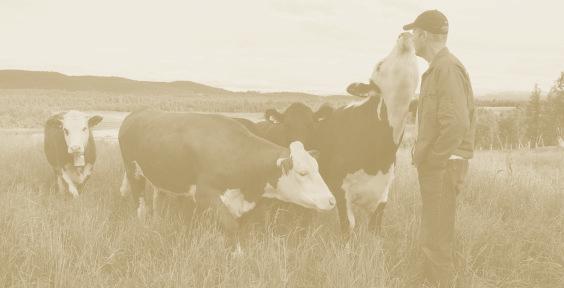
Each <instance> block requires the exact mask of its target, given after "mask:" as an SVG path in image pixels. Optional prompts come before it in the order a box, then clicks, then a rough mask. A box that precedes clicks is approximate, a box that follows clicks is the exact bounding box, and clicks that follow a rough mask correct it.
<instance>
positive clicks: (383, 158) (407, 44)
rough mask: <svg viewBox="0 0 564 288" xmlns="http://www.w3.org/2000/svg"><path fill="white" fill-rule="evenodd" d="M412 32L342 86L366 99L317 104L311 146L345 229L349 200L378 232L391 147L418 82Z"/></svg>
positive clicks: (390, 174)
mask: <svg viewBox="0 0 564 288" xmlns="http://www.w3.org/2000/svg"><path fill="white" fill-rule="evenodd" d="M412 37H413V36H412V35H411V34H409V33H402V34H400V36H399V37H398V39H397V42H396V45H395V47H394V48H393V50H392V51H391V53H390V54H389V55H388V56H387V57H386V58H384V59H383V60H382V61H380V62H379V63H378V64H377V65H376V67H375V69H374V71H373V73H372V76H371V77H370V82H369V84H361V83H353V84H351V85H350V86H349V87H348V88H347V91H348V92H349V93H350V94H353V95H356V96H362V97H366V99H363V100H362V101H359V102H356V103H352V104H349V105H347V106H344V107H340V108H338V109H331V108H330V107H329V106H323V107H322V108H321V109H323V112H320V113H319V114H320V117H324V120H322V121H321V122H320V124H319V128H318V129H316V132H315V139H316V143H315V145H314V148H315V149H317V150H318V151H319V153H320V155H319V159H318V161H319V167H320V172H321V175H322V177H323V179H324V180H325V181H326V183H327V184H328V186H329V188H330V189H331V191H332V192H333V193H334V195H335V198H336V200H337V208H338V212H339V219H340V223H341V229H342V231H343V232H345V234H346V235H348V233H349V232H350V231H352V230H353V228H354V226H355V223H356V220H355V215H354V209H353V208H354V207H355V206H358V207H361V208H364V209H366V210H367V211H368V212H369V213H370V214H371V216H370V220H369V228H370V229H371V230H372V231H374V232H375V233H379V232H380V229H381V228H380V227H381V222H382V214H383V211H384V207H385V206H386V203H387V200H388V192H389V189H390V184H391V183H392V180H393V178H394V168H395V167H394V166H395V160H396V152H397V150H398V147H399V145H400V142H401V139H402V137H403V132H404V127H405V122H406V119H407V115H408V113H409V106H410V100H411V99H412V98H413V97H414V93H415V89H416V88H417V85H418V71H417V61H416V58H415V52H414V47H413V39H412ZM318 112H319V111H318Z"/></svg>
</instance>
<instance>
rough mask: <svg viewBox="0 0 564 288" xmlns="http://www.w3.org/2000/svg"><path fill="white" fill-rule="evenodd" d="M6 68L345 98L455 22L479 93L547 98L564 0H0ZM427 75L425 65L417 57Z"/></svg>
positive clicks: (456, 44)
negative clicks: (424, 30)
mask: <svg viewBox="0 0 564 288" xmlns="http://www.w3.org/2000/svg"><path fill="white" fill-rule="evenodd" d="M0 3H1V4H0V39H1V40H0V41H1V42H0V43H1V44H0V69H25V70H39V71H57V72H61V73H65V74H69V75H101V76H120V77H127V78H131V79H136V80H149V81H175V80H190V81H195V82H200V83H204V84H208V85H213V86H218V87H222V88H226V89H231V90H255V91H303V92H310V93H318V94H344V93H345V87H346V86H347V85H348V84H349V83H351V82H359V81H367V80H368V77H369V76H370V74H371V72H372V69H373V67H374V65H375V64H376V63H377V62H378V61H379V60H380V59H382V58H383V57H385V56H386V55H387V54H388V53H389V51H390V50H391V48H392V47H393V45H394V43H395V39H396V38H397V35H398V34H399V33H401V32H402V29H401V27H402V26H403V25H404V24H407V23H410V22H412V21H413V20H414V19H415V17H416V16H417V15H418V14H419V13H421V12H423V11H424V10H427V9H438V10H440V11H442V12H443V13H444V14H445V15H446V16H447V18H448V19H449V25H450V31H449V39H448V43H447V45H448V47H449V49H450V50H451V52H452V53H453V54H455V55H456V56H457V57H458V58H459V59H460V60H461V61H462V63H463V64H464V65H465V66H466V68H467V70H468V72H469V74H470V77H471V81H472V85H473V87H474V90H475V92H476V94H484V93H492V92H498V91H531V90H532V88H533V86H534V84H535V83H538V84H539V86H540V88H541V89H542V90H544V91H546V90H548V89H549V88H550V86H551V85H552V83H553V82H554V80H555V79H556V78H557V77H558V76H559V75H560V71H564V37H563V35H564V34H563V30H562V20H561V19H562V17H563V15H562V14H563V12H562V11H564V2H563V1H545V0H537V1H517V0H498V1H490V0H473V1H433V0H428V1H415V0H339V1H336V0H302V1H299V0H238V1H233V0H222V1H219V0H207V1H201V0H200V1H192V0H183V1H182V0H178V1H172V0H160V1H146V0H120V1H115V0H96V1H81V0H49V1H44V0H0ZM419 66H420V73H423V72H424V70H425V69H426V67H427V64H426V62H425V61H424V60H422V59H420V62H419Z"/></svg>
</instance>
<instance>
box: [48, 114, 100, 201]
mask: <svg viewBox="0 0 564 288" xmlns="http://www.w3.org/2000/svg"><path fill="white" fill-rule="evenodd" d="M100 121H102V117H101V116H98V115H96V116H88V115H86V114H84V113H82V112H79V111H75V110H70V111H67V112H61V113H59V114H56V115H53V116H51V117H50V118H49V119H48V120H47V122H46V123H45V130H44V149H45V156H47V161H49V164H50V165H51V167H52V168H53V171H54V172H55V175H56V176H57V187H58V190H59V192H60V193H61V194H64V193H65V192H66V191H68V192H69V193H70V194H71V195H72V196H73V197H74V198H76V197H78V195H79V194H80V192H81V191H82V188H83V186H84V184H85V183H86V181H87V180H88V178H89V177H90V175H91V174H92V168H93V166H94V162H95V161H96V144H95V143H94V138H93V137H92V129H91V128H92V127H94V126H96V125H97V124H98V123H100Z"/></svg>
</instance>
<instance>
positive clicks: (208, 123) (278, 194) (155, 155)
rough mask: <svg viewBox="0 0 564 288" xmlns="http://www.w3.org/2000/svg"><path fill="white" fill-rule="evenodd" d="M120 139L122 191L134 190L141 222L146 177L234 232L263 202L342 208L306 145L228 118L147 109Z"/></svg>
mask: <svg viewBox="0 0 564 288" xmlns="http://www.w3.org/2000/svg"><path fill="white" fill-rule="evenodd" d="M118 139H119V144H120V148H121V153H122V157H123V161H124V164H125V175H124V178H123V183H122V187H121V190H122V194H125V192H127V191H126V190H130V191H131V194H132V195H133V199H134V200H135V201H136V203H138V209H137V211H138V216H139V217H141V218H143V217H144V215H145V213H146V212H145V199H144V196H143V193H142V191H143V189H144V185H145V180H146V179H147V180H149V181H150V182H151V183H152V184H153V185H154V186H155V187H157V189H159V190H162V191H168V192H170V193H176V194H192V195H193V197H194V200H195V202H196V205H197V207H198V208H200V209H206V208H209V207H214V208H216V209H217V211H218V212H219V220H220V223H221V224H222V226H223V227H224V228H225V229H226V230H227V231H229V232H235V231H236V230H237V228H238V221H237V219H238V218H239V217H241V216H242V215H243V214H245V213H246V212H248V211H250V210H252V209H253V208H254V207H255V205H256V202H257V201H259V200H260V199H261V198H262V197H266V198H275V199H279V200H281V201H286V202H291V203H295V204H298V205H301V206H304V207H307V208H312V209H318V210H330V209H332V208H333V207H334V205H335V198H334V196H333V194H332V193H331V191H330V190H329V188H328V187H327V185H326V184H325V182H324V181H323V179H322V177H321V175H320V174H319V171H318V165H317V161H316V160H315V159H314V158H313V157H312V156H311V155H310V154H309V153H308V152H307V151H306V150H305V149H304V146H303V145H302V143H301V142H292V143H291V144H290V145H289V147H288V148H286V147H282V146H279V145H276V144H274V143H272V142H270V141H267V140H265V139H263V138H260V137H258V136H256V135H254V134H253V133H251V132H250V131H249V130H248V129H246V128H245V126H243V125H242V124H241V123H239V122H238V121H236V120H234V119H231V118H228V117H224V116H221V115H213V114H198V113H167V112H160V111H154V110H143V111H138V112H133V113H132V114H130V115H128V116H127V117H126V118H125V120H124V121H123V123H122V125H121V127H120V130H119V136H118Z"/></svg>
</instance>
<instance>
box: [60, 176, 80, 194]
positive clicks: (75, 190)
mask: <svg viewBox="0 0 564 288" xmlns="http://www.w3.org/2000/svg"><path fill="white" fill-rule="evenodd" d="M61 176H62V178H63V180H64V181H65V183H66V184H67V187H68V191H69V193H70V194H71V195H72V197H73V198H75V199H76V198H78V188H77V187H76V185H75V184H74V182H73V181H72V179H71V177H70V176H69V174H68V173H67V172H66V171H65V170H64V169H63V170H62V173H61Z"/></svg>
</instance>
